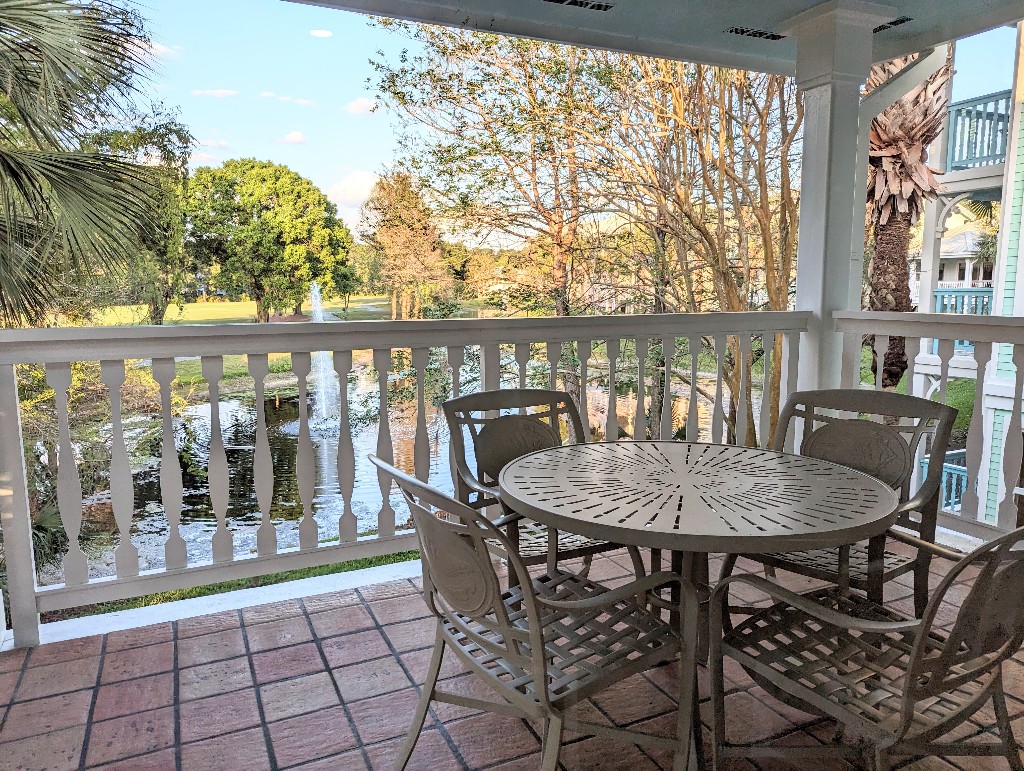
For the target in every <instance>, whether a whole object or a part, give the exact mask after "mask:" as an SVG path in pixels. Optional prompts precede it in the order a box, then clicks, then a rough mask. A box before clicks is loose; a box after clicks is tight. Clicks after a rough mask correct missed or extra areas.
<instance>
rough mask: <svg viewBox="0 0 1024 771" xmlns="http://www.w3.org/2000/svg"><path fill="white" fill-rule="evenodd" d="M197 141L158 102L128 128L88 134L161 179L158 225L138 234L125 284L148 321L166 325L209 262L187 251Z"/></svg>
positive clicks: (100, 146) (93, 141)
mask: <svg viewBox="0 0 1024 771" xmlns="http://www.w3.org/2000/svg"><path fill="white" fill-rule="evenodd" d="M194 141H195V140H194V138H193V137H192V134H191V132H189V130H188V128H187V127H186V126H185V125H184V124H183V123H181V122H180V121H179V120H177V118H176V116H175V115H173V114H172V113H168V112H167V111H165V110H164V109H163V108H162V107H160V106H158V107H156V108H154V109H153V110H152V111H151V112H150V113H147V114H136V115H134V116H133V120H132V121H131V126H130V127H129V128H126V129H104V130H102V131H100V132H98V133H97V134H96V135H95V136H94V137H91V138H90V144H92V145H94V146H95V147H96V148H98V149H100V150H103V151H105V152H110V153H113V154H115V155H118V156H121V157H124V158H126V159H128V160H132V161H134V162H136V163H145V164H147V165H148V166H149V167H150V168H152V169H153V171H154V175H155V177H156V180H157V182H158V184H159V187H158V193H157V196H156V199H155V204H156V209H155V211H154V212H153V219H154V222H155V225H156V227H154V228H153V229H152V230H150V231H146V232H144V233H141V234H140V238H139V244H138V250H137V253H136V256H135V260H134V262H133V264H132V269H131V270H130V271H129V272H128V276H127V277H126V279H127V280H126V287H125V294H126V295H127V296H128V298H129V299H130V301H131V302H141V303H142V304H144V305H145V307H146V321H147V322H148V323H150V324H163V322H164V317H165V316H166V314H167V309H168V307H170V305H171V303H172V302H175V301H178V302H180V301H181V299H182V295H183V293H186V292H189V293H192V292H194V291H195V289H196V283H197V280H198V277H199V276H200V274H201V271H202V269H203V268H204V267H205V266H204V265H201V264H197V263H196V262H195V260H193V259H192V258H191V255H189V254H188V253H187V252H186V251H185V226H184V211H183V210H182V199H183V197H184V195H185V189H186V185H187V183H188V161H189V157H190V156H191V154H192V144H193V142H194Z"/></svg>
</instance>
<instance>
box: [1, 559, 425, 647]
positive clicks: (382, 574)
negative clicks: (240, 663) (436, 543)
mask: <svg viewBox="0 0 1024 771" xmlns="http://www.w3.org/2000/svg"><path fill="white" fill-rule="evenodd" d="M422 570H423V569H422V567H421V565H420V561H419V560H409V561H408V562H398V563H394V564H391V565H378V566H376V567H372V568H363V569H362V570H352V571H349V572H346V573H332V574H331V575H327V576H315V577H313V578H300V579H298V580H295V581H284V582H282V583H280V584H274V585H273V586H260V587H256V588H253V589H236V590H235V591H231V592H224V593H222V594H212V595H209V596H207V597H195V598H192V599H188V600H176V601H174V602H165V603H161V604H159V605H150V606H147V607H144V608H135V609H133V610H120V611H116V612H114V613H101V614H97V615H94V616H84V617H82V618H75V619H69V620H67V621H53V622H51V623H48V624H40V626H39V644H40V645H43V644H46V643H54V642H61V641H64V640H73V639H75V638H78V637H90V636H92V635H97V634H108V633H109V632H118V631H121V630H124V629H134V628H135V627H140V626H148V625H150V624H159V623H161V622H165V621H179V620H181V619H183V618H192V617H194V616H203V615H206V614H209V613H217V612H219V611H222V610H240V609H242V608H249V607H252V606H254V605H265V604H267V603H271V602H280V601H282V600H292V599H297V598H299V597H310V596H313V595H317V594H327V593H328V592H337V591H342V590H344V589H356V588H359V587H363V586H369V585H371V584H383V583H387V582H388V581H397V580H401V579H403V578H406V579H407V578H419V577H420V575H421V574H422ZM13 647H14V635H13V634H11V633H10V631H9V630H7V631H3V632H0V651H5V650H9V649H11V648H13Z"/></svg>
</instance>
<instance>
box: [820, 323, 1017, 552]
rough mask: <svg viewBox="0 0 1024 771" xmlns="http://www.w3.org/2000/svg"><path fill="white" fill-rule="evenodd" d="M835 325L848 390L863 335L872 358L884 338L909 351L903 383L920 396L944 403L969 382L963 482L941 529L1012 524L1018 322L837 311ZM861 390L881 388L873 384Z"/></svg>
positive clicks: (988, 531)
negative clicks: (869, 340) (954, 387)
mask: <svg viewBox="0 0 1024 771" xmlns="http://www.w3.org/2000/svg"><path fill="white" fill-rule="evenodd" d="M836 326H837V329H838V331H840V332H842V333H843V335H844V353H845V355H844V362H846V363H847V365H846V367H845V369H844V372H843V373H842V383H843V385H844V386H846V387H853V386H855V385H857V384H859V383H860V373H859V372H858V371H857V368H856V362H859V361H860V358H859V352H860V349H861V344H862V340H863V339H864V338H865V336H869V335H873V336H874V347H875V351H876V356H880V355H881V352H884V351H885V350H886V349H887V348H888V345H889V338H890V336H899V337H905V338H906V350H907V352H908V353H912V354H915V355H910V356H909V357H908V358H909V360H910V369H909V370H908V372H907V376H906V377H907V382H909V383H911V384H913V390H914V393H916V394H917V395H919V396H920V395H923V396H927V397H929V398H933V399H938V400H939V401H946V400H947V395H948V392H949V389H950V386H951V384H952V382H953V381H954V380H957V379H961V380H968V381H971V380H973V381H974V406H973V412H972V417H971V422H970V428H969V429H968V431H967V437H966V448H965V453H964V466H965V471H964V472H963V475H962V476H966V481H962V482H961V489H960V491H959V494H958V496H957V497H958V501H957V504H958V505H953V504H950V505H949V506H948V507H947V508H946V509H945V510H944V511H943V512H942V513H941V514H940V524H942V525H943V526H945V527H948V528H951V529H954V530H956V531H958V532H961V533H966V534H968V535H973V536H976V537H980V538H990V537H992V536H993V535H994V534H996V533H998V532H999V531H1005V530H1009V529H1012V528H1014V527H1016V526H1017V522H1018V504H1017V496H1018V495H1019V493H1020V479H1021V459H1022V455H1024V441H1022V437H1021V397H1022V393H1024V318H1003V317H999V316H971V315H957V316H954V317H951V316H950V315H948V314H937V313H930V314H923V313H866V312H842V313H837V314H836ZM964 340H966V341H968V344H967V345H966V346H965V345H964V344H963V343H964ZM861 385H863V386H864V387H876V388H880V387H881V386H880V383H878V382H876V383H874V384H873V386H872V384H861ZM958 387H959V385H958ZM961 392H963V389H961ZM967 392H968V393H969V392H970V391H969V389H967Z"/></svg>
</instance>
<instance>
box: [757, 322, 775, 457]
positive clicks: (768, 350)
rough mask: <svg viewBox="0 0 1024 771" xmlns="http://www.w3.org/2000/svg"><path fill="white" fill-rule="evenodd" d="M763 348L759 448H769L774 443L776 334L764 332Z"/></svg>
mask: <svg viewBox="0 0 1024 771" xmlns="http://www.w3.org/2000/svg"><path fill="white" fill-rule="evenodd" d="M761 347H762V348H763V349H764V358H763V359H762V360H761V364H762V365H763V366H762V368H761V371H762V372H763V373H764V377H763V378H762V379H761V415H760V419H759V421H758V426H757V433H758V438H759V440H760V441H759V442H758V446H759V447H769V446H771V443H772V437H771V433H772V370H773V369H774V367H773V363H774V360H775V333H774V332H764V333H762V335H761Z"/></svg>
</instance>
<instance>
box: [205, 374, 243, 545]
mask: <svg viewBox="0 0 1024 771" xmlns="http://www.w3.org/2000/svg"><path fill="white" fill-rule="evenodd" d="M202 368H203V377H204V378H206V382H207V384H208V385H209V388H210V457H209V461H208V473H207V480H208V482H209V487H210V505H211V506H212V507H213V513H214V514H215V515H216V517H217V530H216V532H214V534H213V561H214V562H228V561H230V560H233V559H234V558H235V547H234V536H233V534H232V533H231V531H230V530H228V522H227V515H228V458H227V453H225V451H224V437H223V435H222V433H221V427H220V378H221V376H222V375H223V374H224V361H223V359H221V357H220V356H203V358H202Z"/></svg>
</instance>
